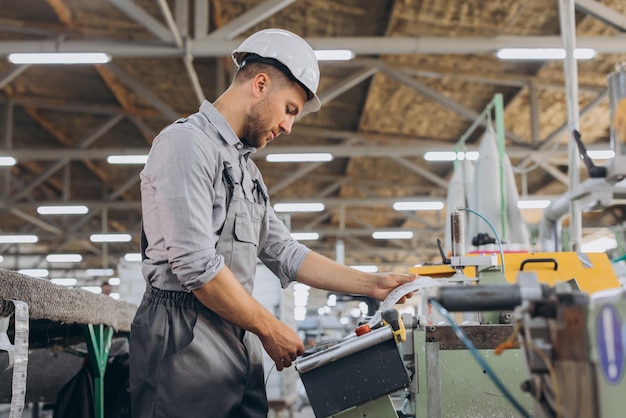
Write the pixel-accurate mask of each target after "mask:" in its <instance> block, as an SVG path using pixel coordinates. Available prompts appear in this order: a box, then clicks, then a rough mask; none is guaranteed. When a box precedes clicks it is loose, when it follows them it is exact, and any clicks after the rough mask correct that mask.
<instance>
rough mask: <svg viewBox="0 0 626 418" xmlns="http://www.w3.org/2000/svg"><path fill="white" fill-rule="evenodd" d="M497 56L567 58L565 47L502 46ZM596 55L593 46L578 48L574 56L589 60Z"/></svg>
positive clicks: (510, 58) (529, 58)
mask: <svg viewBox="0 0 626 418" xmlns="http://www.w3.org/2000/svg"><path fill="white" fill-rule="evenodd" d="M496 56H497V57H498V58H500V59H504V60H558V59H561V60H562V59H564V58H565V49H563V48H502V49H500V50H498V52H496ZM595 56H596V51H595V50H593V49H591V48H576V49H575V50H574V58H576V59H578V60H587V59H591V58H593V57H595Z"/></svg>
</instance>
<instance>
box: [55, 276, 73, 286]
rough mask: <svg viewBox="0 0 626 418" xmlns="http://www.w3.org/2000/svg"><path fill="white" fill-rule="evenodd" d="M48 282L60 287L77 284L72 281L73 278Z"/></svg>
mask: <svg viewBox="0 0 626 418" xmlns="http://www.w3.org/2000/svg"><path fill="white" fill-rule="evenodd" d="M50 282H52V283H54V284H59V285H61V286H74V285H76V283H78V280H76V279H74V278H73V277H64V278H56V279H50Z"/></svg>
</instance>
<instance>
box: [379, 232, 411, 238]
mask: <svg viewBox="0 0 626 418" xmlns="http://www.w3.org/2000/svg"><path fill="white" fill-rule="evenodd" d="M372 238H374V239H411V238H413V232H411V231H376V232H374V233H373V234H372Z"/></svg>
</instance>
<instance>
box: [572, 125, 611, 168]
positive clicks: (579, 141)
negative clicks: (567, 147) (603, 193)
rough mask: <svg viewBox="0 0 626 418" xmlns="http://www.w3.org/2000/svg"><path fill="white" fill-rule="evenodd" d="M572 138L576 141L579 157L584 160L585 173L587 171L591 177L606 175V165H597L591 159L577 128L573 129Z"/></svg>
mask: <svg viewBox="0 0 626 418" xmlns="http://www.w3.org/2000/svg"><path fill="white" fill-rule="evenodd" d="M572 133H573V134H574V140H575V141H576V145H577V146H578V153H579V155H580V158H582V160H583V161H584V162H585V167H587V173H589V177H592V178H604V177H606V167H601V166H597V165H595V164H594V163H593V161H592V160H591V157H589V155H587V149H586V148H585V144H583V141H582V139H581V137H580V132H578V131H577V130H573V131H572Z"/></svg>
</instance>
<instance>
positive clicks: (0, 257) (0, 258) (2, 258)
mask: <svg viewBox="0 0 626 418" xmlns="http://www.w3.org/2000/svg"><path fill="white" fill-rule="evenodd" d="M3 261H4V257H2V256H1V255H0V263H2V262H3Z"/></svg>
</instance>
